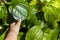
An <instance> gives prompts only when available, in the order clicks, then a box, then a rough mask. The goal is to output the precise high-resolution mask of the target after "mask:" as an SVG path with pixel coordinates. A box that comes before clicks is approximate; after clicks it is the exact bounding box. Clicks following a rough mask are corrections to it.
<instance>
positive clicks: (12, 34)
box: [5, 20, 21, 40]
mask: <svg viewBox="0 0 60 40" xmlns="http://www.w3.org/2000/svg"><path fill="white" fill-rule="evenodd" d="M20 24H21V20H19V21H18V22H17V23H16V22H14V23H12V24H11V25H10V31H9V33H8V35H7V37H6V39H5V40H17V36H18V33H19V29H20Z"/></svg>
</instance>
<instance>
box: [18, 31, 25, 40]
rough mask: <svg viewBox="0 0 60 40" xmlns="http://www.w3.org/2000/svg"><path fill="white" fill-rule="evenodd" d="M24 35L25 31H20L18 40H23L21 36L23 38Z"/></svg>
mask: <svg viewBox="0 0 60 40" xmlns="http://www.w3.org/2000/svg"><path fill="white" fill-rule="evenodd" d="M23 35H24V33H23V32H20V33H19V34H18V40H22V39H21V38H23Z"/></svg>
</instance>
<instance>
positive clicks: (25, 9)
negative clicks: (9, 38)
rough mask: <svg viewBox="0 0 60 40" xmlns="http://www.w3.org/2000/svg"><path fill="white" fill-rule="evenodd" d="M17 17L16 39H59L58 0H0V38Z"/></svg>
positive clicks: (1, 39) (59, 8)
mask: <svg viewBox="0 0 60 40" xmlns="http://www.w3.org/2000/svg"><path fill="white" fill-rule="evenodd" d="M18 19H21V20H22V23H21V29H20V32H19V34H18V40H60V0H0V40H4V38H5V36H6V35H5V34H6V33H7V31H8V30H7V31H6V29H7V28H9V24H11V23H12V22H14V21H15V20H16V21H17V20H18Z"/></svg>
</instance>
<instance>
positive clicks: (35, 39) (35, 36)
mask: <svg viewBox="0 0 60 40" xmlns="http://www.w3.org/2000/svg"><path fill="white" fill-rule="evenodd" d="M26 40H43V31H42V30H41V28H40V27H39V26H34V27H32V28H31V29H30V30H29V31H28V32H27V34H26Z"/></svg>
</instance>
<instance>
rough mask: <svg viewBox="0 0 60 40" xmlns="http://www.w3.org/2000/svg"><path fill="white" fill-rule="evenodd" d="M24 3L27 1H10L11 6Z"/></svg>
mask: <svg viewBox="0 0 60 40" xmlns="http://www.w3.org/2000/svg"><path fill="white" fill-rule="evenodd" d="M26 1H27V0H17V1H16V0H12V1H11V4H12V6H16V5H17V4H19V3H21V2H23V3H24V2H26Z"/></svg>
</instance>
